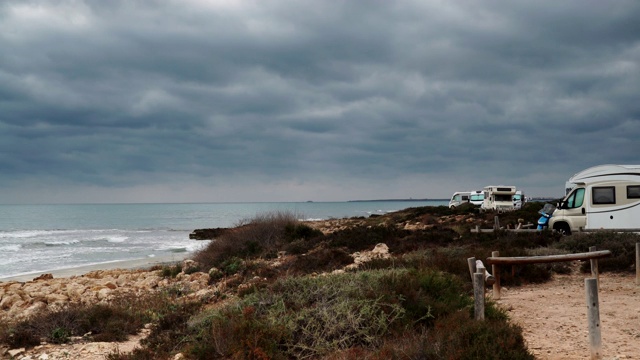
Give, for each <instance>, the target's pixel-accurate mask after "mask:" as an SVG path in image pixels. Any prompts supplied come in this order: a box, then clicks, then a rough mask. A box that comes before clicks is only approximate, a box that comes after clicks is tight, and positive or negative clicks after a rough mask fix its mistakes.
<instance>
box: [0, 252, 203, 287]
mask: <svg viewBox="0 0 640 360" xmlns="http://www.w3.org/2000/svg"><path fill="white" fill-rule="evenodd" d="M191 255H192V253H190V252H185V253H173V254H168V255H162V256H155V257H150V258H146V259H133V260H116V261H112V262H105V263H98V264H89V265H80V266H75V267H69V268H62V269H56V270H48V271H36V272H31V273H26V274H19V275H12V276H7V277H0V283H3V282H10V281H17V282H27V281H32V280H33V279H34V278H37V277H38V276H41V275H44V274H51V275H53V277H54V278H69V277H72V276H81V275H84V274H87V273H90V272H92V271H96V270H113V269H126V270H134V269H145V268H151V267H153V266H156V265H163V264H171V263H177V262H181V261H183V260H185V259H188V258H189V257H190V256H191Z"/></svg>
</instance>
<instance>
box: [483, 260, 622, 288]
mask: <svg viewBox="0 0 640 360" xmlns="http://www.w3.org/2000/svg"><path fill="white" fill-rule="evenodd" d="M494 253H496V254H497V252H494ZM494 253H492V256H491V257H488V258H487V264H488V265H492V269H493V274H494V278H495V283H494V285H493V298H494V299H496V300H497V299H500V276H499V274H500V265H526V264H542V263H551V262H566V261H575V260H591V259H594V260H595V259H601V258H604V257H608V256H611V251H609V250H600V251H590V252H586V253H577V254H563V255H542V256H515V257H500V256H493V255H494ZM593 264H594V263H593V262H592V265H593ZM597 268H598V266H597V261H596V262H595V270H594V269H593V268H592V269H591V271H592V273H593V272H594V271H597ZM597 277H598V275H597V274H596V278H597Z"/></svg>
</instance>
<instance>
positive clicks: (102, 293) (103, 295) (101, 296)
mask: <svg viewBox="0 0 640 360" xmlns="http://www.w3.org/2000/svg"><path fill="white" fill-rule="evenodd" d="M112 292H113V290H111V289H110V288H108V287H105V288H103V289H100V290H99V291H98V294H97V295H96V297H97V298H98V300H106V299H107V298H108V297H109V295H111V293H112Z"/></svg>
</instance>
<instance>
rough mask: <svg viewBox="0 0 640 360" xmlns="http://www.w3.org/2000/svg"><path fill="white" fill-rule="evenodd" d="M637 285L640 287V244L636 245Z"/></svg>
mask: <svg viewBox="0 0 640 360" xmlns="http://www.w3.org/2000/svg"><path fill="white" fill-rule="evenodd" d="M636 285H640V243H636Z"/></svg>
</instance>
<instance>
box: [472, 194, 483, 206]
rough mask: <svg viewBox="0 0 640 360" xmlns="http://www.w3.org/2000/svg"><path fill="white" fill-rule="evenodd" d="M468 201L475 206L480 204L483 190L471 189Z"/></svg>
mask: <svg viewBox="0 0 640 360" xmlns="http://www.w3.org/2000/svg"><path fill="white" fill-rule="evenodd" d="M469 202H470V203H472V204H473V205H475V206H482V203H483V202H484V191H482V190H473V191H471V193H470V194H469Z"/></svg>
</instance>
